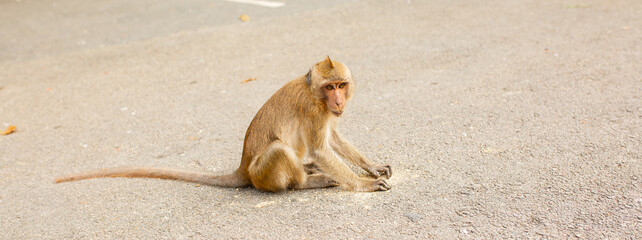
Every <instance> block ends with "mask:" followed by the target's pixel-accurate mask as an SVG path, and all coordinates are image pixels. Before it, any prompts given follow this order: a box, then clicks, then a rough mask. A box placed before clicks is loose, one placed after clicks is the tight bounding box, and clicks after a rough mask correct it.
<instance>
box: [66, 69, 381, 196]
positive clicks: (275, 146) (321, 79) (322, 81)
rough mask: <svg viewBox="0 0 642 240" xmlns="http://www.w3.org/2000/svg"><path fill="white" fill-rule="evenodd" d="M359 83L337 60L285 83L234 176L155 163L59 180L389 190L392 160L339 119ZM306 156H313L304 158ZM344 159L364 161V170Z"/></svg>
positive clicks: (251, 135) (257, 122) (260, 118)
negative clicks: (344, 130) (368, 154)
mask: <svg viewBox="0 0 642 240" xmlns="http://www.w3.org/2000/svg"><path fill="white" fill-rule="evenodd" d="M354 90H355V85H354V81H353V79H352V74H351V73H350V70H349V69H348V68H347V67H346V66H344V65H343V64H341V63H339V62H336V61H332V60H330V58H329V57H327V58H326V59H325V60H324V61H321V62H319V63H316V64H315V65H314V66H312V68H311V69H310V71H308V73H307V74H306V75H303V76H301V77H299V78H296V79H294V80H292V81H290V82H289V83H287V84H285V86H283V87H282V88H281V89H279V90H278V91H277V92H276V93H274V95H272V97H271V98H270V99H269V100H268V101H267V102H266V103H265V104H264V105H263V107H261V109H260V110H259V111H258V113H256V116H254V119H253V120H252V122H251V123H250V126H249V127H248V129H247V132H246V133H245V142H244V144H243V155H242V157H241V165H240V167H239V168H238V169H237V170H236V171H235V172H233V173H231V174H227V175H213V174H210V173H202V172H193V171H184V170H174V169H166V168H149V167H122V168H111V169H101V170H96V171H93V172H87V173H80V174H76V175H70V176H66V177H62V178H57V179H56V180H55V182H56V183H60V182H67V181H75V180H82V179H89V178H101V177H135V178H161V179H172V180H179V181H186V182H195V183H201V184H208V185H214V186H221V187H243V186H248V185H252V186H254V187H256V188H257V189H260V190H264V191H271V192H280V191H284V190H286V189H288V188H290V189H309V188H325V187H332V186H337V185H338V186H340V187H341V188H342V189H345V190H350V191H360V192H371V191H386V190H389V189H390V184H388V182H387V181H386V179H388V178H390V176H391V175H392V169H391V167H390V165H375V164H373V163H372V162H370V161H369V160H368V159H366V158H365V157H364V156H363V155H362V154H361V153H359V151H357V150H356V149H355V148H354V147H353V146H352V145H351V144H350V143H348V142H347V141H345V140H344V139H343V138H342V137H341V135H340V134H339V132H338V131H337V128H336V125H337V120H338V118H339V117H340V116H341V114H343V111H344V109H345V107H346V102H347V101H348V100H349V99H350V97H351V96H352V94H353V92H354ZM304 156H307V157H308V158H310V159H311V160H312V162H311V163H308V164H304V163H303V157H304ZM343 159H345V160H348V161H350V162H352V163H353V164H355V165H357V166H359V167H361V168H363V169H364V170H365V171H366V172H368V173H369V174H370V177H360V176H358V175H357V174H356V173H355V172H353V171H352V169H350V167H349V166H348V165H347V164H346V163H345V162H344V161H343Z"/></svg>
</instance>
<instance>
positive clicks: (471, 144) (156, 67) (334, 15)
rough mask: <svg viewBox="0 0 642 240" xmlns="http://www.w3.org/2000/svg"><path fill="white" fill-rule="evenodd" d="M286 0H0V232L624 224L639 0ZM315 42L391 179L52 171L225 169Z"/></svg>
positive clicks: (476, 230) (632, 210)
mask: <svg viewBox="0 0 642 240" xmlns="http://www.w3.org/2000/svg"><path fill="white" fill-rule="evenodd" d="M285 3H286V5H285V6H283V7H278V8H267V7H262V6H255V5H250V4H241V3H235V2H227V1H204V0H203V1H200V0H192V1H151V0H143V1H124V0H110V1H72V0H60V1H29V0H21V1H0V128H2V129H4V128H6V127H8V126H9V125H15V126H17V129H18V130H17V131H16V132H15V133H13V134H10V135H6V136H0V215H1V217H0V233H1V234H0V239H227V238H242V239H247V238H249V239H253V238H258V239H262V238H285V239H301V238H306V239H307V238H312V239H336V238H341V239H362V238H367V239H370V238H373V239H412V238H436V239H455V238H463V239H483V238H519V239H524V238H535V239H536V238H542V239H567V238H581V239H584V238H587V239H603V238H608V239H640V238H642V231H641V230H640V229H642V183H641V182H642V176H641V173H642V163H641V158H642V140H641V139H642V68H641V67H640V66H641V65H640V63H641V62H642V61H641V60H642V57H641V53H642V27H641V26H642V1H635V0H614V1H597V0H582V1H527V0H519V1H478V0H474V1H442V0H436V1H410V0H409V1H372V2H370V1H338V0H337V1H310V0H306V1H285ZM241 14H247V15H248V16H250V18H251V20H250V21H249V22H241V21H240V20H239V16H240V15H241ZM326 55H330V56H331V57H332V58H333V59H334V60H337V61H340V62H343V63H344V64H346V65H347V66H348V67H350V68H351V70H352V73H353V74H354V77H355V80H356V82H357V93H356V96H355V97H354V98H353V100H352V101H351V102H349V103H348V108H347V112H346V113H345V114H344V115H343V117H342V120H341V123H340V124H341V125H340V129H341V130H342V132H343V133H344V135H346V136H347V138H348V139H349V140H351V141H352V143H353V144H354V145H355V146H357V147H358V148H359V149H360V150H361V151H362V152H363V153H365V154H366V155H367V156H369V157H370V158H371V159H373V160H374V161H376V162H379V163H386V164H391V165H392V166H393V170H394V175H393V177H392V178H391V179H390V182H391V183H392V184H393V188H392V189H391V190H390V191H387V192H377V193H353V192H345V191H341V190H339V189H336V188H331V189H319V190H306V191H289V192H286V193H282V194H271V193H264V192H260V191H257V190H255V189H252V188H242V189H224V188H216V187H208V186H196V185H194V184H190V183H183V182H174V181H163V180H157V179H93V180H86V181H79V182H71V183H64V184H54V183H53V179H54V178H55V177H57V176H60V175H65V174H69V173H75V172H81V171H84V170H90V169H95V168H103V167H116V166H159V167H173V168H181V169H192V170H204V171H213V172H217V173H225V172H230V171H233V170H234V169H235V168H236V167H237V166H238V163H239V161H240V154H241V148H242V144H243V136H244V133H245V129H246V128H247V125H248V124H249V122H250V121H251V119H252V117H253V116H254V113H255V112H256V111H257V110H258V109H259V108H260V107H261V105H262V104H263V103H264V102H265V101H266V100H267V99H268V98H269V97H270V96H271V95H272V93H273V92H274V91H275V90H276V89H278V88H280V87H281V86H282V85H283V84H284V83H286V82H287V81H289V80H291V79H293V78H295V77H297V76H300V75H303V74H305V72H306V70H307V69H308V68H309V67H310V66H311V65H312V64H314V63H315V62H317V61H320V60H322V59H323V58H324V57H325V56H326ZM251 77H256V80H255V81H252V82H250V83H245V84H243V83H241V81H242V80H244V79H248V78H251Z"/></svg>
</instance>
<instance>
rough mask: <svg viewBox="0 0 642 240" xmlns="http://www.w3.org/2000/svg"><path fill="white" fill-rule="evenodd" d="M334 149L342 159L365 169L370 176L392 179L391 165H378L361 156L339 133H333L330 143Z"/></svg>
mask: <svg viewBox="0 0 642 240" xmlns="http://www.w3.org/2000/svg"><path fill="white" fill-rule="evenodd" d="M330 145H331V146H332V149H333V150H334V151H335V152H336V153H337V154H338V155H339V156H341V157H343V158H345V159H346V160H348V161H350V162H352V163H353V164H355V165H357V166H359V167H361V168H363V170H366V171H367V172H368V173H370V175H372V176H375V177H380V176H382V175H383V176H385V177H386V178H390V176H392V168H391V167H390V165H377V164H374V163H372V162H371V161H370V160H368V159H367V158H366V157H365V156H363V154H361V153H360V152H359V151H358V150H357V149H356V148H355V147H354V146H352V144H350V143H349V142H348V141H346V140H344V139H343V137H341V135H340V134H339V132H337V131H332V139H331V141H330Z"/></svg>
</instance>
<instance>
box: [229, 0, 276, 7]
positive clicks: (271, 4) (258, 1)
mask: <svg viewBox="0 0 642 240" xmlns="http://www.w3.org/2000/svg"><path fill="white" fill-rule="evenodd" d="M227 1H228V2H237V3H247V4H254V5H258V6H263V7H271V8H277V7H283V5H285V3H282V2H271V1H261V0H227Z"/></svg>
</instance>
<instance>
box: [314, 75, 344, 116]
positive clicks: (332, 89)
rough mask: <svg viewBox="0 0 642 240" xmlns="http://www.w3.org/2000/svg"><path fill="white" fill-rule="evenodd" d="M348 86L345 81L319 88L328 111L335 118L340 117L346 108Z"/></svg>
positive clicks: (329, 83) (330, 83)
mask: <svg viewBox="0 0 642 240" xmlns="http://www.w3.org/2000/svg"><path fill="white" fill-rule="evenodd" d="M349 84H350V83H349V82H347V81H336V82H328V83H327V84H325V85H323V87H322V88H321V91H323V96H324V99H325V104H326V106H327V107H328V110H329V111H330V112H332V114H334V115H335V116H337V117H340V116H341V114H343V110H344V109H345V108H346V100H347V99H346V95H347V93H348V89H349V87H350V85H349Z"/></svg>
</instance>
